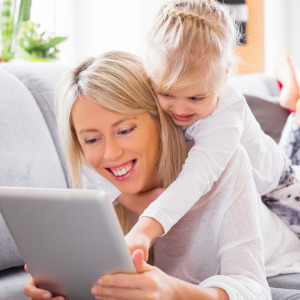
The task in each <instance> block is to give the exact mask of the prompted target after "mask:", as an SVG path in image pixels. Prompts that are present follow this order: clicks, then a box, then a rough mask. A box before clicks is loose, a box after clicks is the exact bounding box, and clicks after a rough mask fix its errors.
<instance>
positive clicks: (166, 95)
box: [159, 94, 171, 98]
mask: <svg viewBox="0 0 300 300" xmlns="http://www.w3.org/2000/svg"><path fill="white" fill-rule="evenodd" d="M159 95H160V96H162V97H166V98H169V97H171V95H170V94H159Z"/></svg>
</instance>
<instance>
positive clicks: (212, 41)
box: [144, 0, 238, 92]
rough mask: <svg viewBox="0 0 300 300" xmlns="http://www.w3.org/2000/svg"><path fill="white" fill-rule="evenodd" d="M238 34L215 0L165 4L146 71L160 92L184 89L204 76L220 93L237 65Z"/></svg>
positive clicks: (151, 38)
mask: <svg viewBox="0 0 300 300" xmlns="http://www.w3.org/2000/svg"><path fill="white" fill-rule="evenodd" d="M237 33H238V30H237V28H236V26H235V23H234V22H233V20H232V19H231V17H230V15H229V13H228V12H227V11H226V10H225V9H223V8H222V7H221V5H220V4H218V3H217V2H216V1H213V0H173V1H170V2H168V3H166V4H164V5H163V6H162V7H161V9H160V11H159V13H158V15H157V17H156V19H155V22H154V25H153V27H152V30H151V31H150V35H149V42H148V47H147V53H146V57H145V62H144V65H145V69H146V72H147V74H148V76H149V77H150V78H151V81H152V82H153V85H154V87H155V90H156V91H157V92H167V91H168V90H170V89H172V88H180V87H184V86H185V85H187V84H188V83H190V82H191V81H193V80H195V78H196V77H199V74H200V75H201V77H202V79H203V85H206V86H207V87H208V88H209V89H210V90H211V91H217V90H218V89H219V88H220V87H221V86H222V83H223V82H225V80H226V76H227V73H228V72H229V70H230V68H231V67H232V66H233V64H234V60H235V57H234V46H235V45H236V41H237Z"/></svg>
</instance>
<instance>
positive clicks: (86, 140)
mask: <svg viewBox="0 0 300 300" xmlns="http://www.w3.org/2000/svg"><path fill="white" fill-rule="evenodd" d="M98 140H99V139H96V138H95V139H85V140H84V143H85V144H86V145H90V144H94V143H96V142H97V141H98Z"/></svg>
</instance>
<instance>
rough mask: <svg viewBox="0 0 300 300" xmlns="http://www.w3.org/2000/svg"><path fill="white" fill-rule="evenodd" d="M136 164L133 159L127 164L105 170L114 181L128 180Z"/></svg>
mask: <svg viewBox="0 0 300 300" xmlns="http://www.w3.org/2000/svg"><path fill="white" fill-rule="evenodd" d="M136 163H137V160H136V159H133V160H131V161H128V162H127V163H124V164H121V165H118V166H113V167H109V168H106V170H107V171H108V172H110V173H111V176H113V177H114V179H115V180H119V181H123V180H127V179H129V178H130V176H131V175H132V174H133V172H134V167H135V164H136Z"/></svg>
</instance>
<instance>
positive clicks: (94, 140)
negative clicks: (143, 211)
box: [72, 96, 160, 194]
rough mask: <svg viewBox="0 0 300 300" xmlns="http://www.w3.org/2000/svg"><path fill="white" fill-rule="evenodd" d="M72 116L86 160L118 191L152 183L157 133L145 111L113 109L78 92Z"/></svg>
mask: <svg viewBox="0 0 300 300" xmlns="http://www.w3.org/2000/svg"><path fill="white" fill-rule="evenodd" d="M72 120H73V123H74V127H75V131H76V135H77V138H78V141H79V143H80V145H81V149H82V151H83V154H84V156H85V157H86V159H87V161H88V162H89V163H90V164H91V166H92V167H93V168H94V169H95V170H96V171H97V172H98V173H99V174H100V175H102V176H103V177H105V178H106V179H108V180H109V181H110V182H111V183H112V184H113V185H115V186H116V187H117V188H118V189H119V190H120V192H121V193H124V194H136V193H139V192H143V191H147V190H149V189H152V188H154V187H156V185H157V173H156V163H157V157H158V152H159V139H160V135H159V129H158V127H157V125H156V123H155V121H154V120H153V119H152V118H151V117H150V115H149V114H148V113H143V114H136V115H127V114H120V113H116V112H113V111H111V110H108V109H106V108H103V107H101V106H100V105H98V104H96V103H94V102H93V101H91V100H90V99H89V98H87V97H85V96H82V97H81V98H80V99H78V100H77V101H76V103H75V104H74V107H73V110H72Z"/></svg>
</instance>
